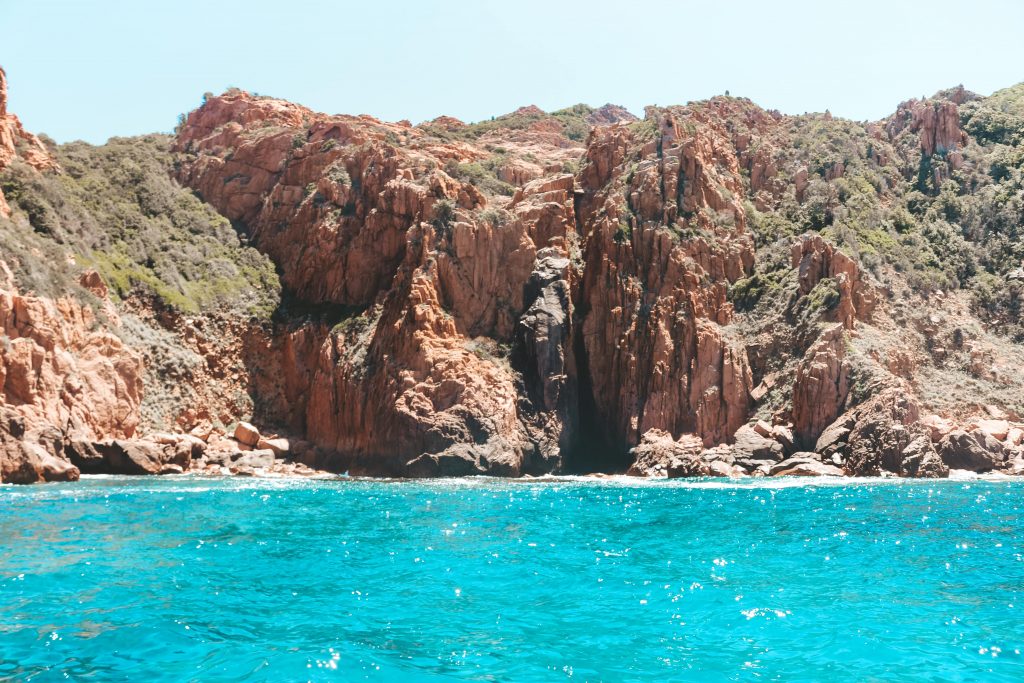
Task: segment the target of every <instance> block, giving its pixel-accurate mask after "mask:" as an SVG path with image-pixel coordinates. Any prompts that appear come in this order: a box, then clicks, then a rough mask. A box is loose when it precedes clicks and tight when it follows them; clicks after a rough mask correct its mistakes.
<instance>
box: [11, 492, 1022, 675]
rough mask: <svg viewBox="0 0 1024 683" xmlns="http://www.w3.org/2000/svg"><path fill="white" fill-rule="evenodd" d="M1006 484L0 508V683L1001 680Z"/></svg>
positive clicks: (1018, 600) (1015, 502)
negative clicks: (0, 681) (4, 682)
mask: <svg viewBox="0 0 1024 683" xmlns="http://www.w3.org/2000/svg"><path fill="white" fill-rule="evenodd" d="M1022 496H1024V484H1022V483H1019V482H984V481H974V482H935V481H918V482H914V481H902V482H859V483H856V482H855V483H849V482H845V483H842V484H837V483H834V482H833V483H829V482H825V481H813V482H808V481H798V480H791V481H785V482H783V481H779V480H773V481H758V482H745V483H739V484H735V483H728V482H720V481H708V482H699V483H676V482H636V481H631V482H623V481H612V482H605V481H594V480H566V481H559V482H547V483H525V482H509V481H495V480H474V481H466V480H463V481H454V482H439V483H417V482H406V483H394V482H391V483H388V482H366V481H322V480H306V481H302V480H299V481H294V480H293V481H272V480H271V481H268V480H253V479H220V480H210V479H196V478H188V477H163V478H138V479H130V478H96V479H89V480H86V481H82V482H78V483H75V484H48V485H41V486H33V487H0V678H11V679H16V680H26V679H30V680H66V679H71V680H97V681H101V680H102V681H116V680H131V681H138V680H147V681H152V680H170V681H182V680H257V681H258V680H273V681H290V680H343V681H350V680H377V681H426V680H479V681H517V682H518V681H560V680H579V681H597V680H604V681H661V680H698V681H704V680H709V681H715V680H723V681H725V680H735V681H822V680H828V681H870V680H900V681H956V680H964V681H967V680H972V681H975V680H977V681H980V680H984V681H998V680H1006V681H1010V680H1021V679H1024V660H1022V657H1021V650H1022V649H1024V600H1022V595H1021V592H1022V590H1024V559H1022V552H1024V536H1022V531H1024V528H1022V524H1021V511H1022V506H1021V500H1022Z"/></svg>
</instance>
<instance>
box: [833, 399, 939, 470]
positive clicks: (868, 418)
mask: <svg viewBox="0 0 1024 683" xmlns="http://www.w3.org/2000/svg"><path fill="white" fill-rule="evenodd" d="M919 419H920V406H918V404H917V402H916V400H914V398H913V397H912V396H910V395H909V394H908V393H907V391H906V390H905V389H898V388H893V389H887V390H885V391H882V392H881V393H879V394H878V395H876V396H875V397H873V398H872V399H871V400H869V401H868V402H866V403H864V404H863V405H861V406H858V407H857V408H855V409H854V410H853V411H851V414H850V415H849V416H844V417H843V418H840V420H845V421H847V423H848V424H852V429H851V431H850V433H849V435H848V437H847V444H846V447H845V449H844V451H845V453H846V454H847V457H846V469H847V470H848V471H849V472H850V473H851V474H854V475H857V476H878V475H879V474H881V473H882V472H883V471H884V472H891V473H894V474H898V475H900V476H917V477H944V476H946V475H947V474H948V470H947V469H946V467H945V466H944V465H943V464H942V461H940V460H939V459H938V457H936V454H935V451H934V448H933V447H932V446H931V433H930V432H929V430H928V429H927V427H925V426H924V425H922V424H920V423H919Z"/></svg>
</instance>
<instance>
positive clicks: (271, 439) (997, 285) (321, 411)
mask: <svg viewBox="0 0 1024 683" xmlns="http://www.w3.org/2000/svg"><path fill="white" fill-rule="evenodd" d="M1010 105H1013V106H1017V105H1020V107H1021V112H1022V113H1021V115H1020V117H1019V119H1018V118H1014V117H1011V119H1012V120H1011V119H1007V120H1006V121H1004V118H1005V117H1004V114H1005V113H1006V111H1007V107H1009V106H1010ZM1014 116H1016V115H1014ZM994 117H995V118H994ZM993 121H1002V122H1003V123H1001V124H1000V126H1003V125H1004V124H1005V125H1006V126H1009V125H1010V123H1012V124H1013V126H1017V125H1018V124H1019V126H1020V129H1021V130H1024V88H1011V89H1007V90H1006V91H1002V92H1000V93H997V94H994V95H993V96H991V97H988V98H984V97H979V96H977V95H975V94H973V93H970V92H968V91H966V90H964V89H963V88H962V87H960V88H953V89H950V90H948V91H942V92H940V93H937V94H936V95H935V96H934V97H932V98H927V99H922V100H910V101H907V102H904V103H902V104H900V105H899V106H898V107H897V109H896V111H895V112H894V113H893V114H892V115H891V116H889V117H886V118H885V119H883V120H880V121H877V122H873V123H872V122H867V123H865V122H854V121H847V120H843V119H839V118H835V117H833V116H832V115H831V114H829V113H827V112H826V113H824V114H804V115H800V116H790V115H784V114H781V113H780V112H777V111H772V110H765V109H762V108H761V107H759V106H757V105H756V104H755V103H753V102H751V101H749V100H746V99H744V98H735V97H730V96H725V97H715V98H712V99H710V100H707V101H704V102H692V103H689V104H687V105H685V106H669V107H649V108H648V109H647V110H646V112H645V116H644V118H643V119H637V118H636V117H635V116H633V115H631V114H629V113H628V112H626V111H625V110H622V109H621V108H619V107H614V106H608V105H606V106H604V107H601V108H599V109H594V108H592V107H588V106H586V105H578V106H574V107H570V108H567V109H564V110H559V111H555V112H550V113H548V112H544V111H542V110H540V109H539V108H537V107H533V106H528V107H522V108H520V109H518V110H516V111H514V112H511V113H510V114H507V115H504V116H500V117H496V118H495V119H493V120H491V121H482V122H479V123H475V124H474V123H469V124H467V123H463V122H461V121H458V120H456V119H452V118H450V117H441V118H438V119H435V120H433V121H426V122H422V123H420V124H418V125H413V124H412V123H410V122H408V121H399V122H387V121H380V120H378V119H375V118H373V117H370V116H350V115H344V114H338V115H328V114H324V113H320V112H316V111H313V110H310V109H308V108H306V107H303V106H301V105H298V104H295V103H291V102H287V101H285V100H280V99H275V98H272V97H267V96H261V95H255V94H250V93H246V92H244V91H241V90H237V89H230V90H228V91H226V92H225V93H223V94H221V95H213V94H212V93H211V94H208V95H207V96H206V97H204V100H203V104H202V106H200V107H199V108H197V109H196V110H194V111H192V112H190V113H188V114H187V115H186V116H183V117H182V119H181V121H180V125H179V126H178V128H177V129H176V130H175V132H174V135H173V136H172V135H159V134H154V135H150V136H139V137H136V138H123V139H121V138H117V139H112V140H111V141H110V142H108V143H107V144H105V145H102V146H91V145H87V144H85V143H68V144H65V145H57V144H56V143H53V142H52V141H50V140H48V139H46V138H45V137H36V136H34V135H32V134H31V133H29V132H28V131H26V130H24V128H23V127H22V126H21V124H20V122H19V121H18V119H17V117H16V116H14V115H13V114H12V113H10V112H8V111H7V110H6V80H5V78H4V76H3V72H2V70H0V192H2V195H0V197H3V199H0V410H2V413H0V418H2V420H0V422H2V424H0V481H2V482H12V483H13V482H16V483H31V482H36V481H59V480H68V479H73V478H75V477H78V476H81V475H82V474H89V473H97V474H103V473H112V474H113V473H117V474H138V475H150V474H179V473H188V472H198V473H204V474H213V475H218V476H220V475H227V476H230V475H256V476H259V475H261V474H267V473H269V474H271V475H274V476H277V475H281V476H289V475H293V474H294V475H297V476H312V475H313V474H315V473H324V472H332V473H348V474H350V475H352V476H372V477H389V478H395V477H397V478H417V477H423V478H427V477H463V476H474V475H488V476H495V477H526V476H531V477H537V476H548V475H559V474H563V473H615V474H619V473H628V474H629V475H631V476H641V477H672V478H675V477H705V476H721V477H764V476H767V477H771V476H796V475H803V476H855V477H888V476H897V477H919V478H940V477H947V476H949V473H950V471H954V472H961V471H969V472H974V473H989V472H995V473H1004V474H1008V475H1014V474H1018V473H1022V472H1024V444H1022V442H1024V422H1020V420H1021V416H1024V401H1022V398H1021V394H1020V391H1019V389H1020V387H1022V386H1024V345H1022V344H1021V343H1020V340H1022V339H1024V326H1021V325H1020V324H1019V322H1018V321H1019V319H1020V315H1019V302H1020V301H1021V300H1022V296H1024V289H1022V288H1024V284H1022V283H1024V267H1021V265H1020V258H1021V256H1020V254H1019V253H1018V252H1019V250H1017V249H1016V246H1015V245H1017V244H1019V243H1020V236H1019V235H1018V234H1017V228H1016V227H1015V226H1019V225H1021V224H1022V223H1021V216H1022V215H1024V214H1021V212H1020V208H1021V207H1020V204H1019V202H1017V203H1014V201H1011V198H1013V197H1019V196H1020V194H1019V192H1020V189H1019V188H1020V186H1021V185H1020V183H1021V182H1024V175H1022V173H1024V162H1022V161H1020V159H1024V157H1019V154H1018V155H1017V156H1016V157H1013V158H1010V157H1009V156H1006V154H1004V152H1005V151H1006V149H1007V148H1011V147H1012V148H1014V149H1017V147H1018V142H1015V141H1014V140H1015V138H1012V137H1010V138H1008V137H1006V135H1005V134H1004V133H1005V131H1003V129H1002V128H1001V127H999V126H996V127H993V125H994V124H993ZM1007 121H1009V123H1007ZM1015 130H1016V129H1015ZM993 169H994V170H993ZM257 427H258V428H257ZM261 431H262V432H265V433H261Z"/></svg>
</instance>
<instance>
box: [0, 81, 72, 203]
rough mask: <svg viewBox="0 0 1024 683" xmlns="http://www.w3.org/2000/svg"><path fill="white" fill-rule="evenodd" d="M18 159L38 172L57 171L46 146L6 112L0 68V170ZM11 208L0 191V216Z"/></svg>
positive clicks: (5, 94)
mask: <svg viewBox="0 0 1024 683" xmlns="http://www.w3.org/2000/svg"><path fill="white" fill-rule="evenodd" d="M15 159H20V160H22V161H24V162H25V163H27V164H28V165H29V166H31V167H33V168H35V169H36V170H39V171H55V170H58V168H59V167H58V166H57V162H56V160H55V159H54V158H53V155H51V154H50V152H49V150H47V149H46V146H45V145H43V143H42V142H40V141H39V138H37V137H36V136H35V135H33V134H32V133H29V132H27V131H26V130H25V129H24V127H22V125H21V121H19V120H18V117H17V116H15V115H14V114H11V113H9V112H8V111H7V74H6V73H5V72H4V70H3V68H2V67H0V170H3V169H4V167H6V166H8V165H10V163H11V162H12V161H14V160H15ZM10 214H11V208H10V207H9V206H8V205H7V201H6V200H5V199H4V194H3V192H2V191H0V216H9V215H10Z"/></svg>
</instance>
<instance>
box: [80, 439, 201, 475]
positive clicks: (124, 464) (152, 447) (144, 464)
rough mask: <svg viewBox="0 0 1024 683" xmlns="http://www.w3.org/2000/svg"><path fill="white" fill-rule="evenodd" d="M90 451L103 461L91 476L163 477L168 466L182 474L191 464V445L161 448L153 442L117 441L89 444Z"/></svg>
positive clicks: (184, 443) (182, 444) (181, 443)
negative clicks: (150, 475) (101, 474)
mask: <svg viewBox="0 0 1024 683" xmlns="http://www.w3.org/2000/svg"><path fill="white" fill-rule="evenodd" d="M93 448H94V449H95V450H96V452H97V453H99V454H100V455H101V456H102V458H103V460H102V464H100V465H99V469H92V467H94V466H95V463H94V464H93V465H92V466H90V470H89V471H90V472H92V473H104V474H163V473H165V472H168V471H173V470H172V469H169V468H168V466H169V465H175V466H176V467H178V468H180V469H181V470H182V471H184V470H186V469H188V468H189V466H190V465H191V463H192V444H190V443H187V442H180V443H177V444H171V445H162V444H159V443H156V442H154V441H143V440H141V439H118V440H115V441H111V442H101V443H95V444H93Z"/></svg>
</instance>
